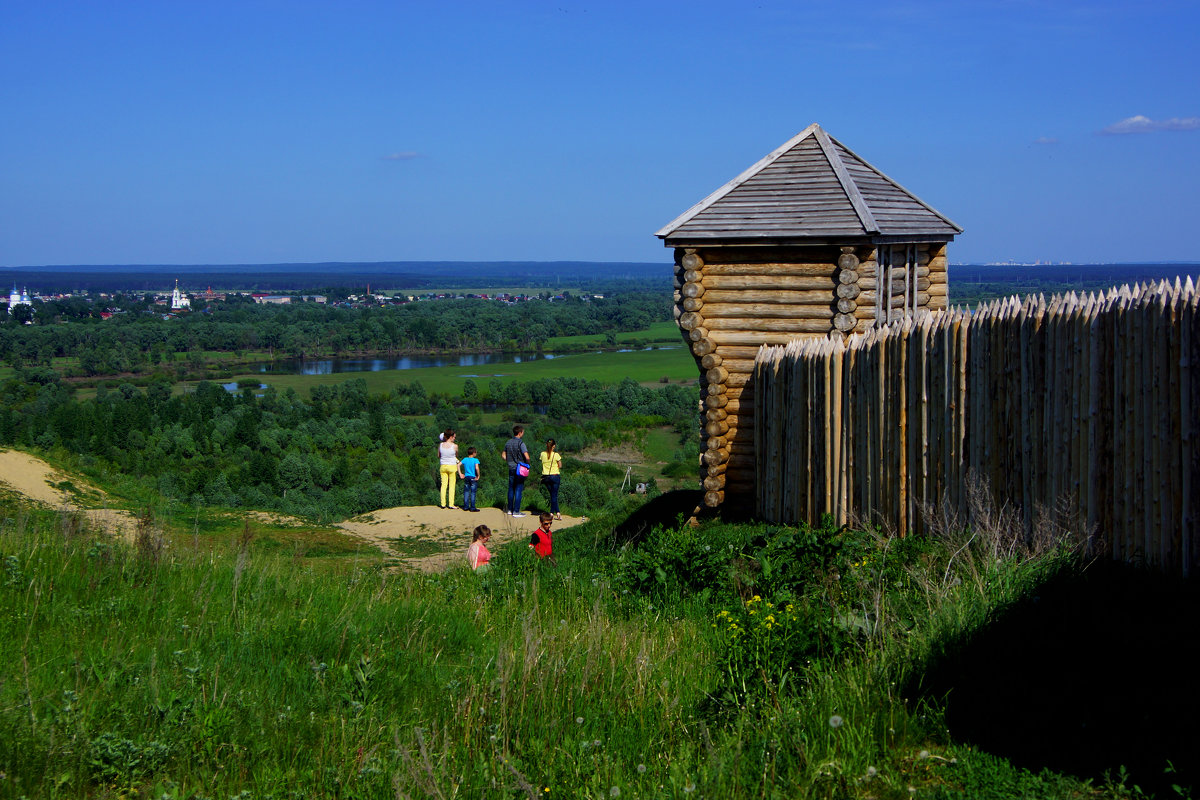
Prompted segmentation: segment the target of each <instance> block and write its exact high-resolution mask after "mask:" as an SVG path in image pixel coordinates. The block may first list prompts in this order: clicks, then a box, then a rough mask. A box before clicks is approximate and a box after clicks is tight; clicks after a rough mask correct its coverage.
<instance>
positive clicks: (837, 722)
mask: <svg viewBox="0 0 1200 800" xmlns="http://www.w3.org/2000/svg"><path fill="white" fill-rule="evenodd" d="M843 721H844V720H842V718H841V717H840V716H838V715H837V714H834V715H833V716H832V717H830V718H829V727H831V728H840V727H842V722H843Z"/></svg>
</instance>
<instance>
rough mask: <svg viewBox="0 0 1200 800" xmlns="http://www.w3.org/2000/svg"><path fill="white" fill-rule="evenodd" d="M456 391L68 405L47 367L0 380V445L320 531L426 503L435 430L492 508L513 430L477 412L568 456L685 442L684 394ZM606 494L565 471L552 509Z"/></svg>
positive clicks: (117, 392) (103, 394)
mask: <svg viewBox="0 0 1200 800" xmlns="http://www.w3.org/2000/svg"><path fill="white" fill-rule="evenodd" d="M464 394H465V395H471V396H469V397H468V396H464V397H450V396H447V395H436V394H434V395H431V394H429V393H427V392H426V391H425V390H424V388H423V387H422V386H421V385H420V384H419V383H413V384H400V385H398V386H397V387H396V389H395V390H394V391H392V392H387V393H382V394H369V393H368V391H367V388H366V382H365V381H363V380H362V379H356V380H350V381H347V382H345V383H341V384H337V385H333V386H318V387H316V388H315V389H313V391H312V396H311V399H309V400H304V399H302V398H300V397H299V396H298V395H297V394H296V393H295V392H293V391H292V390H290V389H289V390H287V391H285V392H282V393H279V392H276V391H275V390H274V389H272V388H268V389H266V390H265V391H264V392H262V393H261V395H259V394H257V393H256V392H255V391H254V390H252V389H250V388H245V389H243V390H242V391H241V392H240V393H238V394H232V393H230V392H228V391H226V390H225V389H224V388H223V387H221V386H220V385H218V384H215V383H210V382H203V383H201V384H199V385H198V386H197V387H196V390H195V391H194V392H191V393H187V394H172V391H171V386H170V384H169V383H166V382H156V383H153V384H151V385H150V386H148V387H147V388H145V389H144V390H143V389H139V388H138V387H136V386H133V385H132V384H128V383H125V384H121V385H119V386H118V387H117V388H116V389H106V388H101V389H100V391H99V393H98V394H97V396H96V397H95V398H94V399H88V400H82V401H80V400H76V399H75V398H74V397H73V396H72V391H71V389H70V387H68V386H67V385H66V384H64V383H63V382H62V380H61V379H60V377H59V376H58V374H57V373H55V372H54V371H53V370H50V369H46V368H33V369H22V370H18V372H17V375H16V376H15V377H13V378H10V379H8V380H6V381H4V382H3V383H0V446H7V445H12V446H18V447H24V448H31V449H39V450H42V451H45V452H50V453H54V452H57V453H58V454H59V455H60V456H62V457H64V458H68V459H74V460H75V461H76V463H77V465H78V466H79V467H80V468H81V469H83V470H84V472H85V473H87V474H91V475H93V476H95V477H97V478H98V479H99V480H100V482H101V483H104V484H108V485H113V484H114V482H116V483H121V482H126V483H127V484H128V485H126V486H125V494H127V495H130V496H135V495H138V494H139V492H141V493H143V494H144V495H145V496H146V497H151V496H153V495H152V493H150V492H147V491H146V490H151V489H152V490H155V491H156V492H157V493H159V494H161V495H162V496H165V497H167V498H172V499H175V500H177V501H181V502H184V503H190V504H206V505H217V506H228V507H252V508H261V509H275V510H279V511H283V512H287V513H293V514H300V515H304V516H308V517H310V518H313V519H318V520H324V521H330V520H335V519H342V518H345V517H349V516H352V515H354V514H359V513H363V512H366V511H372V510H374V509H378V508H386V507H391V506H397V505H424V504H434V503H435V502H436V500H435V498H436V483H435V471H436V463H437V459H436V443H437V432H438V431H439V430H441V429H444V428H446V427H456V428H457V429H458V430H459V438H458V441H459V443H460V446H461V450H462V452H463V454H464V455H465V452H466V447H467V446H475V447H477V448H478V449H479V451H480V454H481V458H482V459H483V461H484V469H483V480H482V482H481V485H480V504H481V505H483V504H494V503H497V502H500V501H501V500H502V499H503V497H504V491H505V481H506V479H507V472H506V471H505V469H504V467H503V466H502V465H501V464H500V463H499V460H498V459H497V457H496V455H495V454H497V453H498V452H499V451H500V450H501V448H502V445H503V442H504V440H505V439H507V438H508V436H509V435H510V429H511V425H512V423H511V422H505V423H503V424H500V425H495V424H493V425H490V426H489V425H484V424H483V423H482V416H481V414H479V413H477V411H478V406H479V404H488V403H502V404H505V405H506V406H512V407H513V408H516V407H518V406H524V407H525V408H526V410H525V411H523V412H521V418H522V419H523V420H525V421H526V422H527V424H528V425H529V426H530V434H529V437H530V438H529V441H530V442H531V448H530V449H531V450H533V449H534V448H535V447H536V446H537V444H538V443H540V441H541V440H542V439H544V438H545V437H553V438H555V439H557V440H558V442H559V447H560V449H561V450H562V451H563V452H565V453H567V454H568V455H569V454H571V453H577V452H578V451H579V450H582V449H583V448H584V447H586V446H587V445H588V444H590V443H592V442H594V441H598V440H600V441H603V440H609V441H613V442H615V441H616V440H619V439H620V438H621V437H623V436H624V435H625V434H626V432H627V430H628V429H629V428H630V427H631V426H632V427H637V426H647V425H651V424H662V423H664V422H665V423H671V424H674V425H676V427H677V429H678V430H679V432H680V433H681V436H682V437H683V440H684V441H689V442H690V441H694V440H695V438H696V437H695V435H694V432H693V431H692V430H691V426H692V425H693V424H694V420H695V409H696V403H697V395H696V391H695V389H694V388H686V387H683V386H678V385H667V386H663V387H656V388H646V387H643V386H641V385H639V384H637V383H636V382H634V381H632V380H628V379H627V380H625V381H624V382H622V383H621V384H619V385H617V386H606V385H603V384H600V383H598V382H596V381H585V380H582V379H572V378H555V379H543V380H537V381H532V382H527V383H521V382H514V383H511V384H503V385H502V384H496V385H492V386H488V387H484V388H482V389H481V388H480V387H477V386H474V384H470V388H468V389H467V390H466V391H465V392H464ZM531 405H532V406H535V407H536V408H533V409H531V408H530V406H531ZM539 412H544V413H539ZM514 416H515V415H514ZM581 420H583V421H581ZM568 463H569V462H568ZM128 482H132V483H128ZM612 484H613V481H611V480H608V481H607V482H606V481H605V480H604V479H603V475H602V474H596V473H595V471H593V472H592V473H588V472H585V471H581V469H576V474H575V475H574V476H573V477H572V479H571V480H567V481H564V484H563V495H562V500H563V503H564V505H565V506H568V507H572V508H574V509H576V510H578V511H580V512H585V511H586V510H587V509H588V508H590V507H594V506H595V505H596V504H601V503H603V502H604V501H605V499H606V496H607V492H608V491H609V490H610V489H611V488H612Z"/></svg>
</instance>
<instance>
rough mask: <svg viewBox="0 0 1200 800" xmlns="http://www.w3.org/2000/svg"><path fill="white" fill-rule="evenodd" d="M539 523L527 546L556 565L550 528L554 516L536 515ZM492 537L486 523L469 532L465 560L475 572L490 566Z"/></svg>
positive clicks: (544, 513)
mask: <svg viewBox="0 0 1200 800" xmlns="http://www.w3.org/2000/svg"><path fill="white" fill-rule="evenodd" d="M538 522H539V523H540V525H539V526H538V529H537V530H535V531H534V532H533V534H532V535H531V536H530V537H529V546H530V547H532V548H533V552H535V553H537V555H538V558H545V559H549V561H550V563H551V564H554V565H555V566H557V563H558V562H556V561H555V560H554V535H553V533H552V532H551V530H550V528H551V526H552V525H553V524H554V517H553V516H552V515H550V514H547V513H546V512H542V514H541V515H540V516H539V517H538ZM491 538H492V529H491V528H489V527H488V526H487V525H479V526H477V527H476V528H475V531H474V532H473V533H472V534H471V546H470V547H468V548H467V562H468V563H469V564H470V565H471V569H473V570H475V571H476V572H486V571H487V570H488V569H490V567H489V566H488V562H489V561H491V560H492V554H491V553H490V552H489V551H488V549H487V543H488V540H489V539H491Z"/></svg>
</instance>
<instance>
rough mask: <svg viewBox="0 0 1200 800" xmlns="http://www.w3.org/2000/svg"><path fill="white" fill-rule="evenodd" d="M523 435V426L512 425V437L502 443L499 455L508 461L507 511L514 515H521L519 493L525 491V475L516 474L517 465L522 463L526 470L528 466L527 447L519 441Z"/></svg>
mask: <svg viewBox="0 0 1200 800" xmlns="http://www.w3.org/2000/svg"><path fill="white" fill-rule="evenodd" d="M524 435H525V428H523V427H521V426H520V425H513V435H512V438H511V439H509V440H508V441H507V442H505V443H504V452H503V453H501V456H502V457H503V458H504V460H505V461H506V462H508V508H507V513H509V514H511V515H512V516H514V517H523V516H525V515H524V514H522V513H521V493H522V492H524V491H525V475H518V474H517V465H518V464H524V465H525V468H526V470H528V468H529V449H528V448H527V447H525V442H523V441H521V437H522V436H524Z"/></svg>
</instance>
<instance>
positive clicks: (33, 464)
mask: <svg viewBox="0 0 1200 800" xmlns="http://www.w3.org/2000/svg"><path fill="white" fill-rule="evenodd" d="M63 481H70V482H71V484H72V485H73V486H74V487H75V490H76V491H75V493H72V492H68V491H64V490H63V489H60V488H59V487H58V486H56V485H55V484H59V483H62V482H63ZM0 484H5V485H7V486H8V487H9V488H11V489H12V490H14V491H16V492H19V493H20V494H23V495H25V496H26V497H28V498H30V499H31V500H33V501H35V502H37V503H40V504H42V505H44V506H48V507H50V508H60V509H67V510H71V511H79V512H81V513H83V514H85V515H87V517H88V519H89V522H90V523H91V527H92V528H94V529H95V528H99V529H102V530H107V531H109V532H110V533H115V534H118V535H121V536H132V535H133V532H134V531H135V530H136V520H135V519H134V517H133V515H132V514H130V513H129V512H127V511H117V510H114V509H111V508H105V507H104V506H105V504H106V502H107V499H106V498H105V496H104V493H103V492H101V491H100V490H99V489H96V488H95V487H93V486H90V485H88V484H86V483H85V482H84V481H82V480H81V479H80V478H79V477H78V476H74V475H64V474H62V473H61V472H58V471H57V470H55V469H54V468H53V467H51V466H50V465H49V464H47V463H46V462H45V461H42V460H41V459H40V458H37V457H35V456H31V455H29V454H28V453H22V452H20V451H19V450H0ZM97 506H99V507H97ZM241 513H243V514H245V515H246V516H248V517H250V518H251V519H253V520H256V521H258V522H264V523H268V524H271V525H277V526H282V527H287V528H310V527H311V526H310V525H309V523H306V522H305V521H304V520H301V519H296V518H294V517H287V516H285V515H282V514H275V513H271V512H263V511H245V512H241ZM582 521H583V520H582V519H580V518H578V517H566V516H564V517H563V519H562V521H561V522H555V523H554V530H559V529H561V528H567V527H570V526H572V525H578V524H579V523H580V522H582ZM476 525H487V526H488V527H489V528H491V529H492V548H493V550H494V549H495V547H496V546H498V545H501V544H504V543H505V542H510V541H513V540H515V539H521V540H524V539H527V538H528V537H529V534H530V533H532V532H533V529H534V528H536V527H537V526H538V519H537V517H536V516H534V515H532V514H531V515H528V516H526V517H523V518H520V519H514V518H512V517H510V516H507V515H506V514H504V512H502V511H500V509H498V508H485V509H481V510H480V511H479V513H477V514H476V513H471V512H469V511H460V510H457V509H441V508H436V507H434V506H402V507H399V508H385V509H382V510H379V511H374V512H372V513H370V514H364V515H362V516H360V517H355V518H354V519H350V520H346V521H345V522H343V523H341V524H340V525H338V526H337V527H339V528H340V529H342V530H344V531H345V532H346V533H347V534H349V535H351V536H354V537H355V538H358V539H362V540H364V541H366V542H368V543H370V544H372V545H374V546H376V547H378V548H379V549H380V550H381V551H382V552H384V553H386V554H387V555H389V556H394V557H396V558H397V559H398V560H399V562H400V565H401V566H402V567H403V568H405V569H416V570H422V571H426V572H434V571H440V570H443V569H445V568H446V567H448V566H450V565H452V564H454V563H456V562H459V561H461V562H463V563H465V562H466V559H467V547H468V546H470V544H471V531H472V530H474V528H475V526H476Z"/></svg>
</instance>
